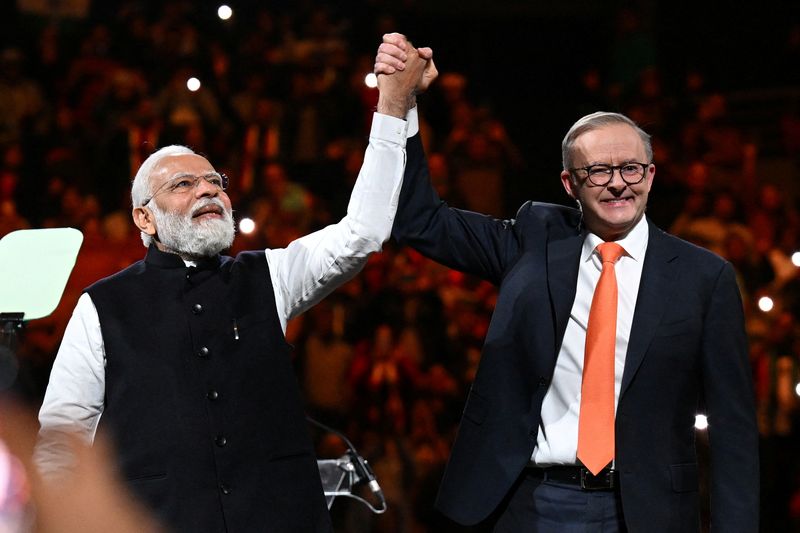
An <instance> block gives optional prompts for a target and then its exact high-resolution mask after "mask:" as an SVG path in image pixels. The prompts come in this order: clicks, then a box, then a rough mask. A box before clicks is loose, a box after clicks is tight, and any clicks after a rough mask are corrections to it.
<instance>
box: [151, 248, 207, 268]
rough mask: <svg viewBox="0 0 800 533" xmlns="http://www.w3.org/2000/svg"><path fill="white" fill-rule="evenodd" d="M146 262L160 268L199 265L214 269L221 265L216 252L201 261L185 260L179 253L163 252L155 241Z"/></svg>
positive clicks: (198, 266) (199, 266)
mask: <svg viewBox="0 0 800 533" xmlns="http://www.w3.org/2000/svg"><path fill="white" fill-rule="evenodd" d="M145 262H146V263H147V264H148V265H153V266H156V267H159V268H186V267H192V266H194V267H197V269H198V270H214V269H216V268H217V267H219V265H220V256H219V254H216V255H214V256H212V257H208V258H206V259H201V260H200V261H184V260H183V259H181V257H180V256H179V255H177V254H172V253H169V252H162V251H161V250H159V249H158V248H157V247H156V245H155V243H153V244H151V245H150V247H149V248H148V249H147V256H146V257H145Z"/></svg>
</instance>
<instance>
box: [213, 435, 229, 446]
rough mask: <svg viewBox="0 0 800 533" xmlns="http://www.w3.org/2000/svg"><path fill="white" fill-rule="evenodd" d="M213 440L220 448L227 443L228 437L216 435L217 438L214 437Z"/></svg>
mask: <svg viewBox="0 0 800 533" xmlns="http://www.w3.org/2000/svg"><path fill="white" fill-rule="evenodd" d="M214 442H216V443H217V446H219V447H220V448H222V447H224V446H225V445H226V444H228V439H227V438H225V435H217V438H216V439H214Z"/></svg>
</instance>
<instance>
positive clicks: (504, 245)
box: [375, 33, 519, 283]
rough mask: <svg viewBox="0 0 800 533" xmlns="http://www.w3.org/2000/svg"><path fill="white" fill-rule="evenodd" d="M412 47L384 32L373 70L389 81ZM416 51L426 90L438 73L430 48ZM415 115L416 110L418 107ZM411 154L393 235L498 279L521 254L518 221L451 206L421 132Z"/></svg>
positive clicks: (422, 86)
mask: <svg viewBox="0 0 800 533" xmlns="http://www.w3.org/2000/svg"><path fill="white" fill-rule="evenodd" d="M410 47H411V45H410V43H408V41H407V40H406V38H405V37H404V36H403V35H401V34H399V33H390V34H386V35H384V36H383V43H381V45H380V47H379V48H378V54H377V55H376V57H375V73H377V74H378V79H379V80H380V79H381V78H387V79H391V78H392V77H393V76H397V75H398V74H400V73H402V72H403V71H404V69H406V68H408V67H407V65H406V63H407V61H406V58H407V55H408V54H407V52H406V50H408V49H409V48H410ZM418 50H419V54H420V55H421V56H422V55H423V54H424V55H425V56H427V57H428V64H427V65H426V69H425V71H424V72H423V75H422V77H421V79H420V82H419V85H418V86H417V91H416V92H422V91H424V90H425V89H427V87H428V85H430V83H431V82H432V81H433V80H434V79H435V78H436V74H437V72H436V68H435V66H433V60H432V55H433V53H432V52H431V51H430V49H429V48H420V49H418ZM412 113H416V109H414V110H412ZM407 155H408V162H407V164H406V168H405V176H404V178H403V190H402V192H401V194H400V203H399V207H398V210H397V219H396V220H395V223H394V228H393V229H392V236H393V237H394V238H395V239H397V240H398V241H399V242H400V243H402V244H407V245H409V246H411V247H412V248H415V249H417V250H419V251H420V252H421V253H423V254H424V255H426V256H427V257H429V258H431V259H433V260H435V261H438V262H440V263H442V264H444V265H446V266H448V267H450V268H454V269H457V270H461V271H464V272H468V273H470V274H474V275H476V276H479V277H482V278H484V279H487V280H489V281H491V282H493V283H499V282H500V280H501V278H502V275H503V272H504V271H505V269H506V268H507V267H508V265H509V264H510V263H511V262H512V261H513V260H514V259H515V258H516V256H517V254H518V253H519V243H518V240H517V237H516V235H515V233H514V221H513V220H497V219H494V218H492V217H489V216H485V215H481V214H479V213H473V212H469V211H463V210H460V209H454V208H451V207H449V206H447V204H445V203H444V202H443V201H442V200H441V199H440V198H439V196H438V195H437V194H436V191H435V189H434V188H433V186H432V185H431V182H430V175H429V172H428V163H427V160H426V159H425V154H424V151H423V148H422V142H421V140H420V138H419V135H415V136H412V137H409V139H408V143H407Z"/></svg>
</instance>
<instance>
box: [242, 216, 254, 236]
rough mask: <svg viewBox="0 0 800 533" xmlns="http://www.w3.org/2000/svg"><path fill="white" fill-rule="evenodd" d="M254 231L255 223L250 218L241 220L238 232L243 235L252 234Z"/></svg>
mask: <svg viewBox="0 0 800 533" xmlns="http://www.w3.org/2000/svg"><path fill="white" fill-rule="evenodd" d="M255 229H256V223H255V222H254V221H253V219H252V218H243V219H242V220H240V221H239V231H241V232H242V233H244V234H250V233H253V231H254V230H255Z"/></svg>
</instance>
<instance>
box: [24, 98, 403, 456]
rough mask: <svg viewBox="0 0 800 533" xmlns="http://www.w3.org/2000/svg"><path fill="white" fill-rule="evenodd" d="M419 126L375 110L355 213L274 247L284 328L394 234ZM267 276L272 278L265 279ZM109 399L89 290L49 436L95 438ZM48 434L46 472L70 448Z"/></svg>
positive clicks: (353, 200)
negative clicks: (409, 142) (409, 144)
mask: <svg viewBox="0 0 800 533" xmlns="http://www.w3.org/2000/svg"><path fill="white" fill-rule="evenodd" d="M418 129H419V125H418V118H417V112H416V108H415V109H412V110H411V111H409V113H408V115H407V116H406V120H401V119H398V118H395V117H391V116H388V115H382V114H379V113H375V114H374V116H373V119H372V130H371V132H370V137H369V145H368V146H367V150H366V153H365V155H364V164H363V165H362V167H361V171H360V172H359V175H358V179H357V180H356V183H355V185H354V186H353V192H352V194H351V196H350V203H349V205H348V207H347V215H346V216H345V217H344V218H343V219H342V220H341V221H340V222H338V223H337V224H332V225H330V226H328V227H326V228H323V229H321V230H319V231H316V232H314V233H311V234H309V235H306V236H304V237H301V238H299V239H297V240H295V241H293V242H291V243H290V244H289V245H288V246H287V247H286V248H280V249H267V250H266V251H265V253H266V257H267V263H268V264H269V274H270V282H271V283H272V288H273V291H274V293H275V303H276V307H277V310H278V317H279V319H280V322H281V326H282V328H283V331H284V332H285V331H286V323H287V321H288V320H289V319H291V318H293V317H295V316H297V315H299V314H300V313H302V312H303V311H305V310H306V309H308V308H309V307H311V306H312V305H314V304H315V303H317V302H318V301H320V300H321V299H322V298H323V297H325V296H326V295H327V294H329V293H330V292H331V291H333V290H334V289H336V287H338V286H339V285H341V284H342V283H344V282H346V281H347V280H349V279H351V278H352V277H353V276H355V274H356V273H358V272H359V271H360V270H361V268H363V266H364V265H365V264H366V262H367V259H368V257H369V256H370V254H372V253H373V252H378V251H380V250H381V248H382V246H383V243H384V242H385V241H386V240H387V239H388V238H389V236H390V234H391V230H392V224H393V223H394V218H395V213H396V211H397V202H398V199H399V196H400V189H401V186H402V182H403V172H404V170H405V164H406V152H405V146H406V139H407V138H408V137H411V136H413V135H415V134H416V133H417V131H418ZM264 281H265V282H266V281H267V280H264ZM104 400H105V349H104V345H103V336H102V334H101V330H100V319H99V317H98V315H97V310H96V309H95V306H94V303H93V302H92V299H91V297H90V296H89V295H88V294H86V293H84V294H82V295H81V297H80V298H79V300H78V304H77V305H76V307H75V310H74V311H73V314H72V317H71V319H70V321H69V323H68V324H67V328H66V330H65V332H64V338H63V339H62V342H61V346H60V347H59V350H58V354H57V355H56V359H55V362H54V363H53V369H52V371H51V373H50V382H49V384H48V386H47V392H46V393H45V398H44V402H43V404H42V407H41V410H40V411H39V422H40V424H41V428H42V429H41V433H42V436H43V437H44V435H46V434H47V433H48V431H49V430H53V431H56V432H58V431H64V430H67V431H69V432H72V433H76V434H78V435H80V436H82V437H84V438H85V440H86V441H87V442H92V441H93V440H94V436H95V432H96V430H97V424H98V422H99V420H100V417H101V415H102V414H103V407H104ZM47 441H48V439H45V438H42V439H41V441H40V444H39V446H38V447H37V452H36V461H37V463H38V465H39V467H40V469H41V470H42V471H44V472H49V471H55V470H58V469H59V468H60V467H62V466H64V463H65V461H66V462H68V461H69V459H68V458H64V457H63V456H61V457H60V456H59V454H61V453H63V449H61V447H59V446H58V445H57V444H53V447H52V449H50V446H49V443H48V442H47Z"/></svg>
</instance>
